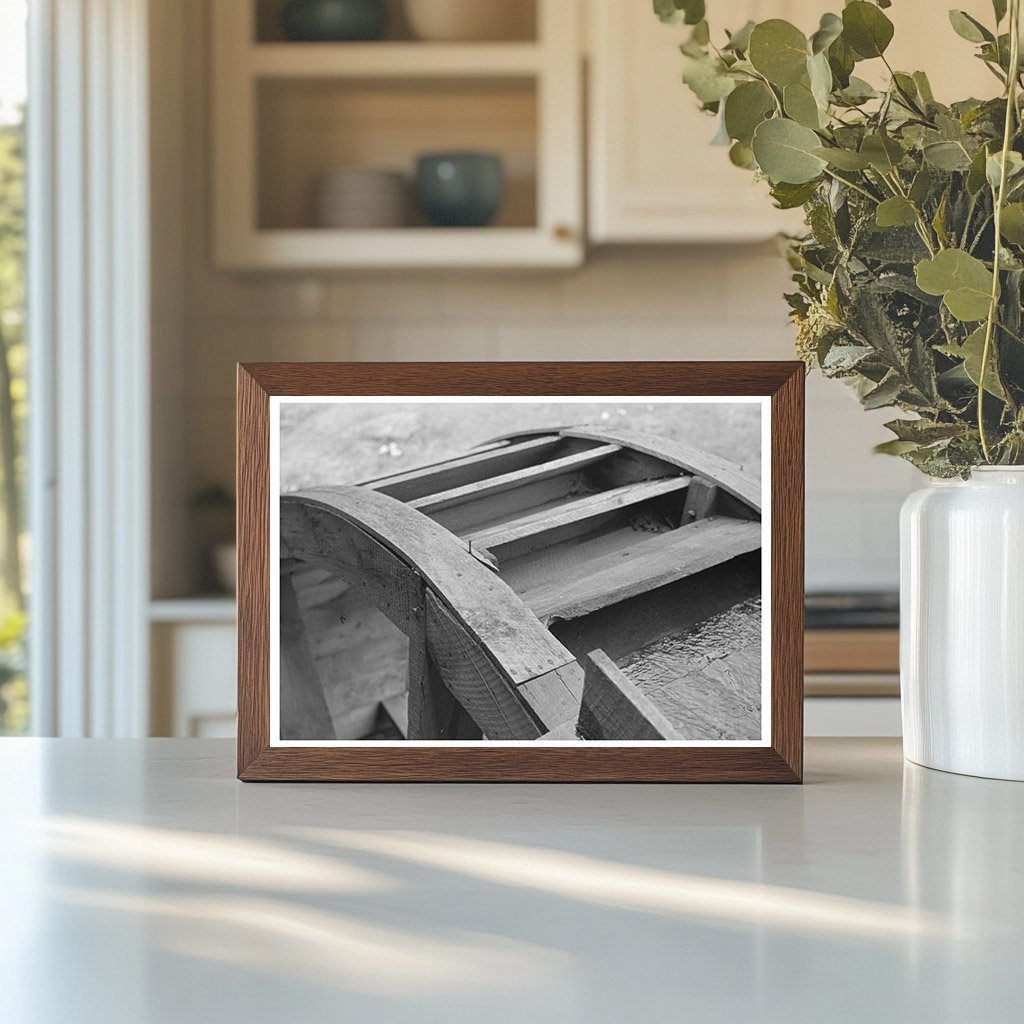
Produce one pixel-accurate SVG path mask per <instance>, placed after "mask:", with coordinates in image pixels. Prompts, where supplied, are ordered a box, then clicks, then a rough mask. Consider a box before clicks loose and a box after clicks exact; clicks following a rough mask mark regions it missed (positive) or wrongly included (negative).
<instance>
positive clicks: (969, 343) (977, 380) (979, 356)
mask: <svg viewBox="0 0 1024 1024" xmlns="http://www.w3.org/2000/svg"><path fill="white" fill-rule="evenodd" d="M985 331H986V329H985V326H984V324H983V325H982V326H981V327H979V328H978V329H977V330H976V331H974V332H973V333H972V334H971V335H970V336H969V337H968V338H967V340H966V341H965V342H964V343H963V344H962V345H960V346H959V347H957V346H952V345H945V346H941V347H940V349H939V351H941V352H942V353H943V354H944V355H947V356H950V357H951V358H953V359H962V360H963V369H964V372H965V373H966V374H967V376H968V377H970V379H971V381H972V382H973V383H974V385H975V386H976V387H981V368H982V365H983V360H984V355H985ZM993 354H994V346H993V345H991V344H990V346H989V362H988V365H987V366H986V367H985V390H986V391H987V392H988V393H989V394H990V395H994V396H995V397H996V398H1000V399H1004V400H1005V398H1006V391H1005V390H1004V389H1003V386H1002V384H1001V383H1000V381H999V376H998V373H997V372H996V369H995V365H994V359H993V358H992V357H993Z"/></svg>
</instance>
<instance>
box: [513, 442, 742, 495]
mask: <svg viewBox="0 0 1024 1024" xmlns="http://www.w3.org/2000/svg"><path fill="white" fill-rule="evenodd" d="M537 433H539V431H536V430H524V431H522V432H521V433H516V434H508V435H505V438H506V439H509V440H515V439H517V438H518V439H522V438H527V437H531V436H533V435H535V434H537ZM544 433H547V431H544ZM562 436H563V437H578V438H583V439H586V440H588V441H596V442H599V443H601V444H617V445H620V446H621V447H622V448H624V449H630V450H631V451H634V452H641V453H643V454H645V455H650V456H652V457H653V458H655V459H659V460H661V461H663V462H667V463H669V464H670V465H673V466H677V467H678V468H679V469H682V470H685V471H686V472H687V473H690V474H692V475H693V476H700V477H705V478H706V479H708V480H710V481H712V482H714V483H716V484H718V485H719V487H721V489H722V490H723V491H725V492H726V493H727V494H731V495H733V496H734V497H736V498H739V499H740V500H741V501H743V502H744V503H746V504H747V505H749V506H750V507H751V508H754V509H756V510H757V511H760V510H761V481H760V479H759V478H758V477H757V476H756V475H755V474H753V473H748V472H746V471H744V469H743V467H741V466H737V465H736V464H735V463H732V462H729V461H728V459H723V458H721V457H720V456H718V455H713V454H711V452H705V451H702V450H701V449H700V448H695V447H693V446H692V445H688V444H685V443H683V442H678V441H668V440H666V439H665V438H663V437H657V436H655V435H654V434H648V433H645V432H644V431H639V430H616V429H614V428H607V429H605V428H596V427H594V428H589V427H566V428H563V430H562ZM495 440H498V439H497V438H496V439H495Z"/></svg>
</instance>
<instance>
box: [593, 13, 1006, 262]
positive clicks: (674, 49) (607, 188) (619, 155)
mask: <svg viewBox="0 0 1024 1024" xmlns="http://www.w3.org/2000/svg"><path fill="white" fill-rule="evenodd" d="M587 3H588V5H589V7H588V12H589V16H588V24H589V25H590V32H591V38H590V54H589V56H590V152H589V160H590V166H589V176H590V201H589V202H590V236H591V239H592V241H594V242H598V243H600V242H703V241H729V240H734V241H735V240H745V239H758V238H767V237H770V236H771V235H774V234H776V233H777V232H779V231H799V230H800V228H801V225H802V219H801V217H800V214H799V213H798V212H788V213H782V212H780V211H778V210H775V209H774V207H773V206H772V203H771V202H770V200H769V199H768V197H767V188H766V186H765V185H764V184H763V183H760V184H757V183H754V182H753V181H752V179H751V175H750V174H749V173H748V172H746V171H743V170H741V169H739V168H737V167H733V166H732V164H731V163H730V162H729V158H728V153H727V151H726V150H725V149H724V147H718V146H712V145H710V141H711V138H712V136H713V135H714V134H715V127H716V126H715V122H714V119H712V118H709V117H707V116H706V115H704V114H701V113H700V111H699V110H698V109H697V106H696V103H695V101H694V99H693V97H692V96H691V94H690V92H689V90H688V89H687V88H686V87H685V86H684V85H683V84H682V82H681V80H680V79H681V74H682V69H683V63H684V62H683V58H682V57H681V55H680V53H679V49H678V44H679V43H680V42H682V41H683V40H684V39H685V38H686V34H687V32H688V29H686V28H685V27H682V26H670V25H662V24H661V23H660V22H659V21H658V19H657V18H656V17H655V15H654V14H653V12H652V10H651V4H650V2H649V0H587ZM842 6H843V4H842V3H841V2H838V0H836V2H833V3H829V0H709V2H708V17H709V20H710V21H711V26H712V33H713V35H714V36H715V38H720V37H721V33H722V31H723V29H724V28H730V29H735V28H739V27H740V26H741V25H742V24H743V23H744V22H745V21H747V20H748V19H754V20H764V19H765V18H786V19H788V20H790V21H792V22H793V23H794V24H796V25H798V26H799V27H800V28H801V29H802V30H803V31H804V32H806V33H810V32H813V31H814V29H815V28H816V27H817V25H818V20H819V18H820V17H821V14H822V13H823V12H824V11H827V10H830V9H831V10H835V11H839V10H841V8H842ZM946 6H947V5H945V4H943V5H936V4H935V3H933V2H932V0H901V2H900V3H896V4H893V6H892V7H891V8H890V9H889V10H888V11H887V12H886V13H887V14H888V15H889V16H890V17H891V18H892V19H893V21H894V22H895V25H896V38H895V40H894V42H893V44H892V48H891V52H890V54H889V56H890V59H891V60H892V62H893V64H894V66H896V67H898V68H906V69H909V70H916V69H918V68H921V69H923V70H925V71H927V72H928V73H929V75H930V76H931V79H932V85H933V87H934V90H935V93H936V95H937V96H938V98H939V99H942V100H945V101H950V100H954V99H962V98H965V97H967V96H970V95H972V94H973V95H976V96H990V95H994V94H995V93H996V91H997V90H998V83H997V82H996V80H995V78H992V77H991V76H990V75H989V73H988V72H987V71H986V70H985V69H984V68H983V67H982V66H981V64H980V62H979V61H977V60H975V59H974V56H973V49H972V47H971V45H970V44H969V43H967V42H965V41H964V40H962V39H959V38H958V37H957V36H956V35H955V34H954V32H953V30H952V28H951V27H950V25H949V20H948V16H947V12H946ZM956 6H958V7H963V8H964V9H965V10H967V11H969V12H971V13H973V14H975V15H976V16H977V17H978V18H980V19H981V20H982V21H984V22H985V23H986V24H988V23H990V22H991V21H992V8H991V4H990V2H989V0H965V2H963V3H958V4H957V5H956ZM858 74H860V75H861V76H862V77H866V78H869V79H871V80H873V81H878V80H880V79H881V78H885V77H886V72H885V69H884V67H883V66H882V65H881V62H880V61H873V62H868V63H867V64H862V65H860V68H859V70H858Z"/></svg>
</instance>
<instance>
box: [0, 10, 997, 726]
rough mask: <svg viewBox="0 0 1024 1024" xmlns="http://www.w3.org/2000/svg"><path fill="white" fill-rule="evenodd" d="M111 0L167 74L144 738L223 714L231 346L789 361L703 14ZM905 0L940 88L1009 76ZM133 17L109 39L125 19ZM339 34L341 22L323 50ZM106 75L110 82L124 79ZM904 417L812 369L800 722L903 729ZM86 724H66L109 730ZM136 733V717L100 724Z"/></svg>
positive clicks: (152, 76)
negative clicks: (701, 43)
mask: <svg viewBox="0 0 1024 1024" xmlns="http://www.w3.org/2000/svg"><path fill="white" fill-rule="evenodd" d="M0 2H2V3H4V4H8V5H11V4H12V3H14V0H0ZM90 6H96V7H101V6H103V5H102V4H99V3H94V2H92V0H90V3H86V4H84V7H85V8H88V7H90ZM122 6H124V7H126V8H129V9H130V10H131V11H133V12H135V16H136V17H141V16H142V15H144V17H145V20H144V22H143V26H144V31H145V33H146V34H145V39H146V49H147V54H146V58H147V60H148V70H146V72H145V74H146V78H145V81H146V84H147V86H148V90H149V96H148V101H147V103H146V106H145V108H144V112H143V115H144V116H142V117H141V119H142V121H143V122H144V124H143V128H144V129H145V130H144V131H143V132H142V135H143V138H142V142H141V143H140V142H139V141H138V140H137V139H136V142H135V144H136V145H142V144H144V145H145V151H144V155H145V163H144V166H145V167H146V168H147V169H148V180H147V181H146V182H145V186H146V189H147V190H148V195H146V193H143V195H144V199H145V203H146V207H145V208H146V211H147V213H148V215H149V224H148V228H147V235H146V238H147V239H148V248H147V251H146V252H145V256H146V259H147V260H148V265H149V274H148V285H149V289H150V305H149V309H148V316H147V318H146V320H145V323H144V326H145V327H146V328H147V329H148V346H147V348H146V351H145V362H146V367H147V370H146V372H147V373H148V374H149V378H150V382H151V386H150V387H149V389H148V393H147V394H146V395H144V396H143V398H142V399H141V401H143V405H144V409H143V414H144V418H146V419H148V422H149V428H150V444H149V446H148V448H146V450H145V452H144V453H143V455H142V456H141V457H140V462H139V467H138V468H139V471H138V472H137V473H135V474H134V476H133V477H132V478H131V481H130V483H131V486H134V487H137V488H139V490H138V491H137V493H136V497H137V499H138V507H142V508H148V509H149V512H150V516H149V526H148V528H147V529H146V537H145V541H146V544H147V546H148V550H149V551H150V552H151V560H150V564H149V566H148V567H140V568H139V570H138V576H137V579H136V582H138V580H140V579H144V581H145V582H144V591H145V593H148V596H149V598H150V601H149V603H148V606H147V608H146V610H145V617H144V618H145V621H144V623H143V622H141V620H140V625H139V629H140V630H141V631H142V633H144V636H143V635H142V634H141V633H140V639H139V643H140V644H142V645H145V644H148V661H149V664H150V665H151V667H152V671H151V674H150V679H149V682H148V686H146V687H145V693H143V694H142V696H141V697H140V698H139V699H138V700H137V701H136V702H135V704H133V708H134V710H133V711H132V714H131V715H129V716H128V718H129V719H130V720H131V721H134V722H135V723H136V724H135V727H134V728H135V730H136V731H137V730H138V723H140V722H145V723H146V725H147V728H148V729H149V730H150V731H152V732H154V733H156V734H158V735H168V734H174V735H201V736H213V735H227V734H230V733H231V732H232V731H233V717H234V689H233V687H234V634H233V628H234V604H233V600H232V599H231V598H230V597H229V596H227V594H226V592H225V588H226V586H227V585H228V584H229V582H230V581H229V576H230V543H231V540H232V536H231V534H232V527H231V523H232V514H233V512H232V496H231V492H232V488H233V474H234V386H235V377H234V366H235V363H236V362H238V361H259V360H485V359H503V360H534V359H537V360H541V359H558V360H624V359H635V360H661V359H670V360H685V359H789V358H793V351H794V349H793V330H792V328H791V327H790V325H789V323H788V319H787V312H786V305H785V303H784V301H783V298H782V295H783V292H784V291H786V290H787V283H788V268H787V266H786V264H785V263H784V262H783V261H782V260H781V259H780V258H779V255H778V243H777V242H776V241H775V240H774V238H775V236H776V235H777V234H778V233H779V232H780V231H790V232H795V231H799V230H800V221H799V218H798V217H794V215H793V214H792V213H789V214H783V213H780V212H778V211H775V210H774V209H772V207H771V204H770V203H769V202H768V201H767V199H766V196H765V192H764V189H763V188H761V187H759V186H757V185H756V184H753V183H752V182H751V180H750V178H749V175H748V174H747V173H746V172H744V171H741V170H738V169H737V168H734V167H732V166H731V165H730V163H729V161H728V157H727V152H726V150H724V149H722V148H716V147H712V146H711V145H709V143H710V140H711V138H712V136H713V135H714V132H715V124H714V121H713V120H711V119H707V118H705V117H703V116H702V115H700V114H699V113H697V111H696V110H695V107H694V103H693V101H692V99H691V97H690V95H689V93H688V92H687V90H686V89H685V88H684V87H683V86H682V84H681V81H680V75H681V68H682V63H681V57H680V55H679V52H678V48H677V47H678V43H679V42H680V41H681V40H682V38H684V33H685V31H686V30H685V29H682V28H679V29H673V28H668V27H665V26H663V25H661V24H659V23H658V21H657V20H656V18H655V17H654V15H653V13H652V11H651V3H650V0H387V2H386V3H384V2H383V0H381V2H380V3H378V2H377V0H287V2H286V0H148V3H146V2H143V0H113V2H112V4H109V5H108V10H110V9H113V10H115V11H116V10H117V9H118V8H120V7H122ZM972 6H977V7H978V8H979V11H980V10H982V9H984V10H985V11H987V10H988V5H987V3H984V2H982V0H978V3H977V4H974V5H971V4H968V8H972ZM381 7H386V8H387V10H386V12H382V10H381V9H380V8H381ZM708 8H709V11H708V14H709V18H710V20H711V23H712V28H713V31H715V32H721V30H722V29H723V28H724V27H726V26H730V27H733V28H736V27H739V26H740V25H742V23H743V22H744V21H745V20H746V19H747V18H748V17H749V18H766V17H772V16H779V17H786V18H789V19H790V20H792V21H794V22H796V23H797V24H799V25H800V26H801V27H802V28H803V29H804V30H805V31H808V32H809V31H813V29H814V28H815V27H816V26H817V23H818V19H819V17H820V15H821V14H822V13H823V12H824V10H825V9H826V8H827V5H826V4H825V3H824V0H728V2H726V0H717V2H716V0H708ZM140 12H142V13H141V14H140ZM888 13H889V14H890V16H892V17H893V19H894V20H895V21H896V23H897V35H896V38H897V41H899V40H901V39H902V41H903V45H904V46H906V45H907V44H908V43H909V42H911V41H912V43H913V46H914V50H915V53H917V54H920V53H922V52H925V51H930V52H931V54H932V59H931V62H930V67H929V69H928V70H930V71H931V73H932V76H933V78H932V81H933V86H934V88H935V91H936V93H937V94H938V95H939V97H940V98H948V97H952V96H953V95H954V94H962V95H970V94H971V93H972V92H974V93H976V94H981V90H985V93H984V94H985V95H988V94H989V93H991V91H992V86H990V85H989V84H988V81H987V80H986V78H985V72H984V70H983V69H982V68H981V67H980V66H979V67H978V69H977V72H976V74H975V73H974V69H972V68H971V67H970V66H969V65H970V63H971V62H970V61H967V60H960V61H958V62H957V64H956V75H957V76H958V77H959V80H957V81H952V80H950V76H949V75H948V74H947V73H946V70H945V67H944V65H946V63H947V62H946V61H945V59H944V54H948V53H950V52H952V50H953V48H955V47H962V46H963V45H964V44H963V43H962V42H959V41H957V40H956V38H955V36H954V35H953V33H952V31H951V30H950V28H949V25H948V23H947V21H946V17H945V8H942V9H941V10H939V9H937V8H935V7H934V5H933V4H931V3H929V0H899V2H897V3H896V4H895V5H894V7H893V9H892V10H890V11H889V12H888ZM385 15H386V16H385ZM107 16H108V17H109V15H107ZM332 18H333V19H340V20H335V21H333V22H332V20H331V19H332ZM131 25H132V26H134V30H135V31H139V30H140V29H139V28H138V24H137V22H134V21H133V22H131ZM339 25H342V26H343V27H342V28H341V29H339V27H338V26H339ZM908 29H909V30H910V31H909V32H908V31H907V30H908ZM118 31H122V32H124V31H126V30H125V29H124V27H123V26H122V27H120V28H119V27H118V26H117V25H116V24H115V25H114V26H113V28H111V27H110V26H109V25H108V38H109V39H111V40H115V41H116V40H117V39H119V38H128V39H129V41H130V32H129V33H128V36H127V37H119V36H118V35H117V32H118ZM338 31H342V32H344V33H347V34H348V36H349V40H348V41H340V42H339V41H333V40H332V41H324V40H323V37H324V36H325V35H330V34H331V33H334V34H337V32H338ZM359 35H364V36H368V37H369V38H366V39H356V38H353V37H354V36H359ZM922 37H924V38H925V39H926V41H927V42H926V43H922ZM37 42H38V40H37ZM5 45H10V43H9V41H8V43H7V44H5ZM893 51H894V63H895V64H896V65H897V66H898V65H899V63H900V50H899V46H898V44H897V45H894V47H893ZM891 52H892V51H891ZM89 53H90V51H89V47H88V46H85V47H84V50H83V54H84V56H83V57H82V60H83V61H84V62H85V66H86V68H87V67H88V60H89V59H90V57H89ZM91 59H92V60H93V62H95V61H96V60H97V59H98V57H97V56H96V54H93V55H92V57H91ZM79 73H80V74H82V73H84V72H82V70H81V69H79ZM130 73H136V74H137V73H138V69H137V68H135V69H134V71H133V68H132V67H129V68H128V69H127V72H126V74H130ZM993 81H994V80H993ZM33 82H35V87H36V90H37V92H45V91H46V88H47V82H46V80H45V79H39V78H38V77H37V78H32V77H31V75H30V88H29V108H30V109H32V104H33V91H32V83H33ZM128 84H130V82H129V83H128ZM108 88H110V89H112V90H114V95H115V97H118V96H120V94H118V93H117V90H118V89H119V88H122V84H121V83H120V82H119V80H118V79H117V77H116V75H115V76H114V78H113V80H112V82H111V83H109V85H108ZM60 96H61V93H60V89H58V90H57V94H56V99H55V98H54V97H52V96H48V95H44V96H42V97H41V98H39V101H38V102H39V103H40V104H43V103H46V104H51V106H52V105H53V104H55V103H56V104H57V105H59V101H60ZM117 102H118V103H122V104H123V103H124V102H125V100H124V97H123V96H120V98H118V99H117ZM114 109H115V114H116V111H117V110H118V109H120V108H119V107H116V106H115V108H114ZM133 123H134V124H135V127H136V128H138V127H139V124H140V120H139V118H138V117H137V118H136V120H135V121H134V122H133ZM101 127H102V125H101ZM115 127H116V126H115ZM107 128H108V129H109V128H110V126H109V125H108V126H107ZM115 143H116V144H117V145H123V144H124V140H123V139H120V138H119V137H115ZM86 145H87V144H86ZM467 153H469V154H473V157H472V158H471V159H466V158H465V154H467ZM430 155H433V156H434V159H432V160H430V159H428V160H421V159H420V158H421V157H424V156H430ZM495 156H496V157H497V158H498V159H497V160H495V159H494V157H495ZM30 161H31V150H30ZM30 171H31V167H30ZM462 186H465V188H467V189H468V190H469V191H468V193H463V194H462V195H461V196H460V195H458V194H456V192H457V191H458V187H462ZM453 189H454V190H455V191H454V192H453ZM115 194H117V195H118V196H120V195H121V193H117V192H116V190H115ZM467 194H468V198H467ZM126 201H127V202H129V203H130V202H132V201H133V198H132V195H131V194H130V193H128V194H127V198H126ZM115 205H116V203H115ZM115 212H116V211H115ZM480 224H484V226H467V225H480ZM113 282H114V283H113V285H112V286H111V287H113V288H114V289H115V291H116V289H117V287H118V285H119V278H118V276H117V275H116V274H115V275H114V276H113ZM116 326H117V324H116V322H115V328H116ZM30 327H31V320H30ZM143 333H146V331H143ZM117 386H118V385H117V384H116V383H115V385H114V387H115V389H116V387H117ZM107 397H108V398H109V397H112V396H111V395H108V396H107ZM887 418H890V417H889V416H888V415H887V414H886V413H885V412H880V413H875V414H866V413H864V412H863V411H862V410H861V408H860V406H859V405H858V403H857V402H856V401H855V399H854V398H853V397H851V396H850V395H848V394H847V393H846V392H845V391H844V389H843V388H842V387H841V386H840V385H838V384H834V383H827V382H823V381H821V380H819V379H818V378H816V377H811V378H809V379H808V403H807V588H808V593H809V595H810V603H811V614H810V618H809V626H813V627H814V631H813V632H812V633H810V634H809V642H808V670H809V672H810V675H809V686H808V692H809V698H808V729H809V731H810V732H812V733H814V732H817V733H827V734H838V733H846V734H855V735H856V734H859V735H863V734H871V733H875V734H891V733H895V732H897V731H898V729H899V721H898V718H899V715H898V687H897V683H896V675H895V673H896V670H897V666H896V640H895V632H894V628H895V625H896V619H895V610H894V606H893V597H892V595H893V594H894V592H895V589H896V587H897V583H898V573H897V569H898V565H897V562H898V550H897V528H898V522H897V517H898V510H899V507H900V504H901V502H902V501H903V499H904V497H905V496H906V494H907V493H908V492H909V491H910V490H912V489H913V488H914V487H915V486H917V485H918V483H919V480H918V478H917V477H916V475H915V471H914V470H913V469H912V468H911V467H909V466H908V465H907V464H905V463H903V462H901V461H898V460H896V459H893V458H886V457H881V456H875V455H873V454H872V446H873V445H874V444H876V443H877V442H879V441H881V440H883V439H884V438H885V437H886V434H885V432H884V431H883V429H882V423H884V422H885V420H886V419H887ZM136 422H138V421H136ZM388 443H390V442H389V439H388V438H381V444H382V445H386V444H388ZM125 529H129V527H125ZM36 547H37V548H38V545H37V546H36ZM822 595H827V596H822ZM851 626H853V627H858V628H854V629H850V628H848V627H851ZM119 642H121V641H119ZM124 642H127V640H125V641H124ZM90 685H94V686H95V685H96V683H95V681H94V682H93V683H92V684H90ZM115 696H116V695H115ZM74 710H75V709H74V708H73V709H72V711H74ZM76 713H77V712H76ZM54 714H55V712H54V711H53V709H52V708H51V713H50V716H49V717H50V720H51V721H52V720H53V719H54ZM72 717H74V715H72ZM38 720H39V721H40V722H42V721H43V718H42V717H40V718H39V719H38ZM94 720H95V715H93V716H92V719H90V716H89V714H86V715H85V716H84V717H83V718H82V719H81V721H82V722H84V723H85V724H82V725H81V727H80V728H79V725H78V724H77V722H78V720H77V719H76V724H72V725H70V726H65V727H62V728H64V731H69V730H70V731H71V732H72V733H74V732H75V731H76V729H77V730H78V731H84V732H89V731H93V732H97V731H98V732H102V731H104V729H105V728H106V726H103V725H102V723H101V725H100V726H96V725H95V721H94ZM90 721H93V724H92V725H90V724H89V723H90ZM44 728H45V727H44ZM119 728H120V731H132V728H133V727H132V726H131V725H129V726H124V727H118V726H110V727H109V729H107V731H111V730H112V731H118V729H119Z"/></svg>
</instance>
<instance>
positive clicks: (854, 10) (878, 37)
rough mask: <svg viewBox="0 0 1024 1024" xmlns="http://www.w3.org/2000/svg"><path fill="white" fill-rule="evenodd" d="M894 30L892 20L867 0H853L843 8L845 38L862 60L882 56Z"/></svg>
mask: <svg viewBox="0 0 1024 1024" xmlns="http://www.w3.org/2000/svg"><path fill="white" fill-rule="evenodd" d="M894 31H895V30H894V29H893V24H892V22H891V21H890V20H889V19H888V18H887V17H886V16H885V15H884V14H883V13H882V12H881V11H880V10H879V9H878V8H877V7H876V6H875V5H874V4H869V3H867V2H866V0H853V2H852V3H849V4H847V5H846V7H845V9H844V10H843V39H844V40H846V42H847V44H848V45H849V46H850V48H851V49H852V50H853V52H854V53H855V54H856V55H857V56H859V57H860V58H861V59H862V60H867V59H869V58H871V57H881V56H882V54H883V53H885V51H886V49H887V48H888V46H889V44H890V43H891V42H892V37H893V33H894Z"/></svg>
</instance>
